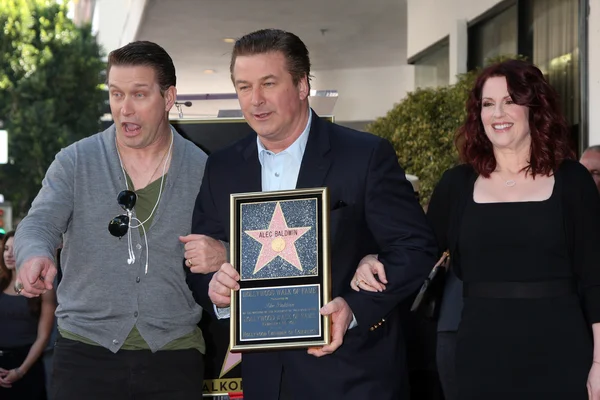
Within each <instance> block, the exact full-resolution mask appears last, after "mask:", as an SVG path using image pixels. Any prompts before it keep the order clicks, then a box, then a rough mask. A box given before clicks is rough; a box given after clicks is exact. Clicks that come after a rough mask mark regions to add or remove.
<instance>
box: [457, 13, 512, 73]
mask: <svg viewBox="0 0 600 400" xmlns="http://www.w3.org/2000/svg"><path fill="white" fill-rule="evenodd" d="M517 17H518V8H517V4H513V5H511V6H510V7H508V8H506V9H505V10H504V11H502V12H500V13H498V14H496V15H494V16H493V17H490V18H486V19H485V20H483V21H481V22H479V23H476V24H474V25H473V26H471V27H470V28H469V57H468V62H467V64H468V68H469V70H471V69H475V68H480V67H483V66H485V65H486V61H487V60H488V59H489V58H493V57H497V56H501V55H516V54H517V44H518V42H517V38H518V18H517Z"/></svg>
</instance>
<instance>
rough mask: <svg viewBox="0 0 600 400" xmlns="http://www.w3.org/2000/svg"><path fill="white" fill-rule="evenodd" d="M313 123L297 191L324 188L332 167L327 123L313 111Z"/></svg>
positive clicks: (301, 166)
mask: <svg viewBox="0 0 600 400" xmlns="http://www.w3.org/2000/svg"><path fill="white" fill-rule="evenodd" d="M311 112H312V122H311V127H310V133H309V135H308V141H307V143H306V149H305V150H304V156H303V157H302V164H301V165H300V172H299V173H298V181H297V182H296V188H297V189H306V188H312V187H320V186H324V183H325V177H326V176H327V172H328V171H329V167H330V166H331V146H330V143H329V132H328V129H327V123H326V122H325V121H323V120H321V118H320V117H319V116H318V115H317V114H316V113H315V112H314V111H312V110H311Z"/></svg>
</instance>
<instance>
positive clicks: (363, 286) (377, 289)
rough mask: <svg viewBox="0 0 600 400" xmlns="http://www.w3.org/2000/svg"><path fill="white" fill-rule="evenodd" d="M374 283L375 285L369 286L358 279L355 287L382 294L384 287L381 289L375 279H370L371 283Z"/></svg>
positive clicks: (369, 284) (364, 281) (368, 283)
mask: <svg viewBox="0 0 600 400" xmlns="http://www.w3.org/2000/svg"><path fill="white" fill-rule="evenodd" d="M372 281H375V283H373V284H371V283H370V282H367V281H366V280H364V279H359V280H358V282H357V286H358V288H359V289H360V290H364V291H367V292H383V291H384V290H385V286H383V287H381V286H382V285H380V284H379V283H377V281H376V280H375V279H372V278H371V282H372Z"/></svg>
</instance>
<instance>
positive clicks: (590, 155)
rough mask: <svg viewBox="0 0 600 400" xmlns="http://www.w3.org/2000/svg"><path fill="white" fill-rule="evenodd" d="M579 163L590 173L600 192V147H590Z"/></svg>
mask: <svg viewBox="0 0 600 400" xmlns="http://www.w3.org/2000/svg"><path fill="white" fill-rule="evenodd" d="M579 162H580V163H582V164H583V165H584V166H585V167H586V168H587V170H588V171H590V174H592V178H594V182H595V183H596V187H597V188H598V191H599V192H600V145H595V146H590V147H588V148H587V149H585V151H584V152H583V154H582V155H581V158H580V159H579Z"/></svg>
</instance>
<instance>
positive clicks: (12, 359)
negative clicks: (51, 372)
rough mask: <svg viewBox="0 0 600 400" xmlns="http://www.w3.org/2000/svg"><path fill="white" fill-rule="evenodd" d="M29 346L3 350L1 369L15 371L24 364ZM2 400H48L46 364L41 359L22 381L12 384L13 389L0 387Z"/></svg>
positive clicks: (0, 357) (0, 359)
mask: <svg viewBox="0 0 600 400" xmlns="http://www.w3.org/2000/svg"><path fill="white" fill-rule="evenodd" d="M0 329H1V328H0ZM29 348H30V347H29V346H25V347H19V348H12V349H2V350H3V351H2V355H1V356H0V368H3V369H7V370H9V369H14V368H17V367H19V366H21V364H22V363H23V361H24V360H25V358H26V357H27V354H28V353H29ZM0 399H2V400H13V399H14V400H17V399H18V400H24V399H27V400H30V399H31V400H45V399H46V376H45V374H44V364H43V362H42V357H40V358H39V359H38V360H37V361H36V362H35V363H34V364H33V365H32V367H31V368H30V369H29V371H27V373H26V374H25V375H24V376H23V378H22V379H19V380H18V381H16V382H15V383H13V384H12V387H11V388H3V387H0Z"/></svg>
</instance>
